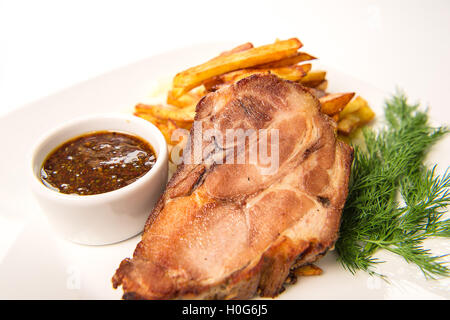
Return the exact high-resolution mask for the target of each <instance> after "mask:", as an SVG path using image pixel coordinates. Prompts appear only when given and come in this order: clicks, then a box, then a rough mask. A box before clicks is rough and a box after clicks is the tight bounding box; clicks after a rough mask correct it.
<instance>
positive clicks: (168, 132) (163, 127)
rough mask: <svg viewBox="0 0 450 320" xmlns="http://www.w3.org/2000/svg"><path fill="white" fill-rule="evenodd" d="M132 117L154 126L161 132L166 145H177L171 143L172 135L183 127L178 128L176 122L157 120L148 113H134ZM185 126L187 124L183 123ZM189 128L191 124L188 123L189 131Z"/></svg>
mask: <svg viewBox="0 0 450 320" xmlns="http://www.w3.org/2000/svg"><path fill="white" fill-rule="evenodd" d="M134 115H135V116H137V117H140V118H142V119H144V120H147V121H149V122H151V123H152V124H154V125H155V126H156V127H157V128H158V129H159V131H161V133H162V134H163V136H164V139H165V140H166V142H167V143H168V144H170V145H173V144H177V143H178V142H177V141H172V133H173V132H174V131H175V130H176V129H178V128H183V127H181V126H179V125H178V123H177V122H176V121H173V120H171V119H159V118H157V117H154V116H153V115H151V114H149V113H142V112H135V113H134ZM185 124H187V123H185ZM190 126H192V123H189V129H190ZM183 129H188V128H183Z"/></svg>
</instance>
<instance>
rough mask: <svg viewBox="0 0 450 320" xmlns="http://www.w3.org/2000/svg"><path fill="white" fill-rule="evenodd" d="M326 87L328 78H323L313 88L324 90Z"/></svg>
mask: <svg viewBox="0 0 450 320" xmlns="http://www.w3.org/2000/svg"><path fill="white" fill-rule="evenodd" d="M327 87H328V80H323V81H322V82H321V83H319V84H318V85H317V86H315V87H314V88H315V89H317V90H322V91H326V90H327Z"/></svg>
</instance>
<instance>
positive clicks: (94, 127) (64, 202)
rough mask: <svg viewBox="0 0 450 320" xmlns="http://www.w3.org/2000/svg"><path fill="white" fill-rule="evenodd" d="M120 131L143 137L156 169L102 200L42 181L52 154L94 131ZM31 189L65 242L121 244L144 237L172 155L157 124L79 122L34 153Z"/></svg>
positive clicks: (119, 118) (100, 118) (107, 118)
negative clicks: (127, 240)
mask: <svg viewBox="0 0 450 320" xmlns="http://www.w3.org/2000/svg"><path fill="white" fill-rule="evenodd" d="M105 130H111V131H119V132H124V133H130V134H133V135H136V136H138V137H141V138H142V139H144V140H146V141H147V142H149V143H150V145H151V146H152V147H153V150H154V151H155V153H156V162H155V165H154V166H153V167H152V168H151V169H150V170H149V171H148V172H147V173H146V174H144V175H143V176H142V177H140V178H139V179H137V180H136V181H135V182H133V183H131V184H129V185H127V186H125V187H123V188H120V189H117V190H114V191H110V192H106V193H101V194H96V195H84V196H79V195H70V194H63V193H59V192H57V191H54V190H51V189H49V188H48V187H46V186H45V185H44V184H43V183H42V181H41V178H40V169H41V167H42V164H43V162H44V160H45V158H46V157H47V155H48V154H49V153H50V152H51V151H53V150H54V149H55V148H56V147H58V146H60V145H61V144H62V143H64V142H66V141H67V140H70V139H71V138H74V137H77V136H80V135H82V134H85V133H88V132H92V131H105ZM30 164H31V170H30V175H29V176H30V177H31V179H30V180H31V181H30V184H31V189H32V191H33V193H34V195H35V196H36V198H37V200H38V203H39V204H40V206H41V207H42V209H43V212H44V213H45V214H46V216H47V218H48V220H49V222H50V224H51V225H53V227H54V229H55V230H56V231H57V232H58V233H60V234H61V235H62V236H63V237H64V238H66V239H68V240H70V241H73V242H76V243H80V244H88V245H104V244H110V243H115V242H119V241H122V240H125V239H128V238H130V237H133V236H135V235H137V234H138V233H140V232H141V231H142V230H143V229H144V225H145V221H146V220H147V217H148V215H149V214H150V212H151V210H152V208H153V206H154V205H155V204H156V202H157V201H158V199H159V197H160V196H161V194H162V192H163V191H164V189H165V187H166V183H167V174H168V152H167V144H166V141H165V139H164V136H163V135H162V133H161V132H160V131H159V130H158V128H156V127H155V126H154V125H152V124H151V123H149V122H148V121H145V120H143V119H140V118H138V117H135V116H131V115H123V114H106V115H105V114H103V115H95V116H89V117H84V118H78V119H74V120H72V121H69V122H67V123H64V124H62V125H60V126H59V127H57V128H56V129H54V130H52V131H51V132H49V133H48V134H46V135H45V136H44V137H42V138H40V139H39V141H38V142H37V144H36V146H35V147H34V148H33V149H32V154H31V160H30Z"/></svg>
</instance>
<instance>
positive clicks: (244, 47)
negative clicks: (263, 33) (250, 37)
mask: <svg viewBox="0 0 450 320" xmlns="http://www.w3.org/2000/svg"><path fill="white" fill-rule="evenodd" d="M252 48H253V44H252V43H251V42H247V43H244V44H241V45H239V46H237V47H235V48H233V49H231V50H228V51H224V52H222V53H221V54H219V55H218V56H217V57H215V58H213V59H216V58H218V57H226V56H229V55H231V54H233V53H237V52H242V51H246V50H248V49H252Z"/></svg>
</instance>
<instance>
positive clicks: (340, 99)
mask: <svg viewBox="0 0 450 320" xmlns="http://www.w3.org/2000/svg"><path fill="white" fill-rule="evenodd" d="M354 95H355V93H354V92H346V93H331V94H328V95H326V96H324V97H322V98H320V99H319V101H320V104H321V110H322V112H323V113H325V114H327V115H329V116H332V115H334V114H336V113H338V112H340V111H341V110H342V109H344V107H345V106H346V105H347V103H349V102H350V100H352V98H353V96H354Z"/></svg>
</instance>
